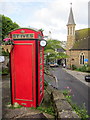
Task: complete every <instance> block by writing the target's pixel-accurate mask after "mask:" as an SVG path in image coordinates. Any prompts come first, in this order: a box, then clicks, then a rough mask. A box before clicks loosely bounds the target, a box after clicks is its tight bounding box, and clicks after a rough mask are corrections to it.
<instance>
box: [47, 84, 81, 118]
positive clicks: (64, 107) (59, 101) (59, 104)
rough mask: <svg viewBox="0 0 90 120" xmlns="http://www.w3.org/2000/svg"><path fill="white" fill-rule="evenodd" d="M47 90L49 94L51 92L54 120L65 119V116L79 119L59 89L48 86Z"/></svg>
mask: <svg viewBox="0 0 90 120" xmlns="http://www.w3.org/2000/svg"><path fill="white" fill-rule="evenodd" d="M47 91H48V92H49V94H50V93H51V99H52V101H53V107H54V110H55V116H56V120H58V119H60V120H61V119H63V120H64V119H65V120H66V118H71V119H72V120H73V118H75V120H76V119H77V120H79V116H78V115H77V114H76V112H75V111H74V110H73V109H72V107H71V105H70V104H69V103H68V102H67V100H66V98H65V97H64V95H63V94H62V93H61V92H60V91H59V90H56V89H54V88H53V87H51V86H48V87H47Z"/></svg>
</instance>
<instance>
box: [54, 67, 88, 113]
mask: <svg viewBox="0 0 90 120" xmlns="http://www.w3.org/2000/svg"><path fill="white" fill-rule="evenodd" d="M52 72H53V74H54V75H55V76H56V78H57V80H56V86H57V87H58V89H59V90H64V89H66V88H67V89H70V90H71V94H72V101H73V102H74V103H76V104H77V105H79V106H82V105H83V104H84V105H85V106H86V109H87V110H88V113H89V115H90V99H89V93H90V92H89V91H90V87H89V86H88V85H86V84H84V83H83V82H81V81H80V79H77V78H76V77H74V76H72V75H71V74H69V73H68V72H67V71H65V70H63V69H62V68H60V67H58V68H54V70H53V71H52Z"/></svg>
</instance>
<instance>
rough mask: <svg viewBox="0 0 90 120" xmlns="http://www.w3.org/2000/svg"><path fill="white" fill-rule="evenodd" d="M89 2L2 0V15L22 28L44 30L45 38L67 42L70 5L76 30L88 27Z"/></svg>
mask: <svg viewBox="0 0 90 120" xmlns="http://www.w3.org/2000/svg"><path fill="white" fill-rule="evenodd" d="M88 2H89V1H88V0H78V1H77V0H0V14H4V15H5V16H7V17H10V18H11V19H12V21H13V22H16V23H17V24H19V25H20V27H31V28H36V29H41V28H42V29H43V30H44V32H43V33H44V36H48V35H49V37H51V38H52V39H57V40H60V41H66V40H67V26H66V25H67V22H68V17H69V13H70V7H71V6H70V3H72V10H73V15H74V20H75V23H76V30H79V29H84V28H87V27H88Z"/></svg>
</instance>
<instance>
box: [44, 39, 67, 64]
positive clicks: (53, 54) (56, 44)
mask: <svg viewBox="0 0 90 120" xmlns="http://www.w3.org/2000/svg"><path fill="white" fill-rule="evenodd" d="M59 48H62V46H61V41H58V40H48V41H47V46H46V47H45V59H46V64H48V62H52V61H55V60H56V59H57V60H58V59H63V58H64V59H65V58H67V57H68V56H67V55H66V54H65V53H63V52H57V49H59Z"/></svg>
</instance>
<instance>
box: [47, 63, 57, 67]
mask: <svg viewBox="0 0 90 120" xmlns="http://www.w3.org/2000/svg"><path fill="white" fill-rule="evenodd" d="M49 65H50V67H58V66H59V65H58V64H57V63H50V64H49Z"/></svg>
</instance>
